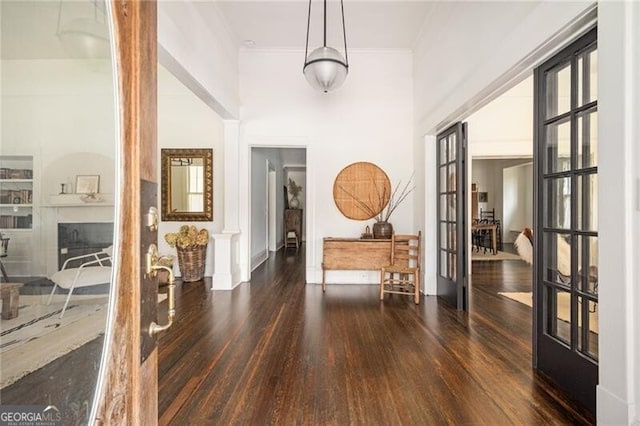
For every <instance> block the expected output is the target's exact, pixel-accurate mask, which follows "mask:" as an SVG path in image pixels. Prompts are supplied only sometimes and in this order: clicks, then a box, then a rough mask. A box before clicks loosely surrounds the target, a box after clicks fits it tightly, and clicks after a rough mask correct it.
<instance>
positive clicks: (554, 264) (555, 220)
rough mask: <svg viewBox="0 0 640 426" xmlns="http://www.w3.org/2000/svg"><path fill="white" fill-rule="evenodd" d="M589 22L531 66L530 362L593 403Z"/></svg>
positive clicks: (594, 164)
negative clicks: (533, 131)
mask: <svg viewBox="0 0 640 426" xmlns="http://www.w3.org/2000/svg"><path fill="white" fill-rule="evenodd" d="M597 60H598V56H597V50H596V30H595V29H594V30H592V31H591V32H589V33H588V34H587V35H585V36H584V37H582V38H581V39H580V40H578V41H576V42H575V43H573V44H572V45H571V46H569V47H568V48H566V49H565V50H563V51H562V52H560V53H559V54H558V55H556V56H555V57H553V58H551V59H550V60H549V61H547V62H546V63H545V64H543V65H542V66H541V67H540V68H538V69H537V70H536V74H535V78H536V81H535V85H536V101H535V103H536V105H535V107H536V144H537V150H536V158H535V162H536V184H537V190H536V206H537V207H536V208H537V211H536V218H535V230H534V232H535V244H536V249H537V252H536V260H537V261H536V262H535V277H534V282H535V285H536V289H535V292H536V314H537V321H536V337H535V338H536V342H535V347H536V348H537V349H536V365H537V367H538V368H539V369H540V370H542V371H543V372H544V373H545V374H546V375H547V376H549V377H550V378H552V379H553V380H554V381H556V382H557V383H558V385H560V387H562V388H564V389H565V390H566V391H568V392H569V393H570V394H571V395H572V396H573V397H574V398H575V399H577V400H578V401H580V402H582V403H583V404H584V405H585V406H586V407H587V408H590V409H591V410H595V387H596V385H597V377H598V229H597V219H598V209H597V206H598V161H597V148H598V118H597V110H598V101H597Z"/></svg>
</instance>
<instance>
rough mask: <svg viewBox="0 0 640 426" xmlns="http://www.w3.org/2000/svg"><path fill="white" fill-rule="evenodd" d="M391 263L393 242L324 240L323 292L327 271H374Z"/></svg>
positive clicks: (345, 239) (349, 239) (347, 239)
mask: <svg viewBox="0 0 640 426" xmlns="http://www.w3.org/2000/svg"><path fill="white" fill-rule="evenodd" d="M390 263H391V240H387V239H385V240H381V239H380V240H378V239H362V238H331V237H328V238H324V239H323V244H322V291H325V290H326V288H327V285H326V283H325V271H328V270H343V271H373V270H379V269H381V268H382V267H383V266H387V265H389V264H390Z"/></svg>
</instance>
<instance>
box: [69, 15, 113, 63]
mask: <svg viewBox="0 0 640 426" xmlns="http://www.w3.org/2000/svg"><path fill="white" fill-rule="evenodd" d="M58 38H59V39H60V42H61V43H62V45H63V46H64V48H65V50H66V51H67V52H68V53H69V54H70V55H71V57H73V58H82V59H105V58H108V57H109V55H110V53H111V52H110V45H109V30H108V28H107V25H106V24H105V23H103V22H99V21H96V20H94V19H91V18H77V19H74V20H72V21H71V22H69V23H68V24H66V25H63V26H62V27H61V28H60V29H59V30H58Z"/></svg>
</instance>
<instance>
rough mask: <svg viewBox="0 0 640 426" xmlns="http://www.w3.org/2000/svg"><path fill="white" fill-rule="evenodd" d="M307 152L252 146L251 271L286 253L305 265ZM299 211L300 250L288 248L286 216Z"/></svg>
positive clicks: (297, 234) (298, 235) (299, 149)
mask: <svg viewBox="0 0 640 426" xmlns="http://www.w3.org/2000/svg"><path fill="white" fill-rule="evenodd" d="M306 164H307V152H306V149H305V148H283V147H252V148H251V171H250V173H251V182H250V184H251V190H250V193H251V197H250V210H251V212H250V216H251V219H250V226H251V231H250V250H251V271H254V270H255V269H256V268H258V267H259V266H260V265H262V264H263V263H264V262H266V261H267V260H269V259H270V258H273V257H274V255H275V253H276V252H278V251H279V250H283V251H284V253H285V254H287V255H288V256H290V257H291V259H292V260H294V261H299V262H304V261H305V259H304V255H303V251H301V250H298V249H299V246H301V245H302V244H303V243H304V241H305V240H306V233H305V224H306V220H304V213H305V212H306V209H305V206H306V200H307V176H306V168H307V167H306ZM292 209H293V210H296V213H297V214H298V216H299V217H300V221H299V225H300V229H299V230H298V231H297V233H296V238H297V241H298V247H294V248H293V249H291V248H290V247H287V244H286V242H287V234H288V230H287V229H286V227H285V217H288V216H289V215H287V211H288V210H292Z"/></svg>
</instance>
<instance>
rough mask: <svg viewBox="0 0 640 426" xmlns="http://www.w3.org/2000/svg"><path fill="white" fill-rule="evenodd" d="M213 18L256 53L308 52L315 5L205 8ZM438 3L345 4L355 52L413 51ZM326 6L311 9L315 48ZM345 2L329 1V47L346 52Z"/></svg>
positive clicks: (248, 3)
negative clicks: (271, 50)
mask: <svg viewBox="0 0 640 426" xmlns="http://www.w3.org/2000/svg"><path fill="white" fill-rule="evenodd" d="M200 5H201V7H200V10H201V11H202V12H203V17H204V19H207V18H206V14H207V13H215V11H214V8H215V9H217V10H218V11H220V13H221V14H222V16H223V18H224V20H226V22H227V23H228V25H229V30H230V31H231V33H232V34H233V36H234V37H235V39H236V41H237V42H238V43H239V45H242V44H243V42H244V41H246V40H251V41H253V42H254V43H255V47H256V48H304V45H305V39H306V31H307V19H308V11H309V2H308V1H304V0H293V1H216V2H204V3H200ZM435 7H437V3H434V2H427V1H401V0H395V1H358V0H354V1H352V0H346V1H344V15H345V29H346V36H347V46H348V47H349V48H357V49H369V48H378V49H379V48H389V49H398V48H400V49H411V48H413V45H414V43H415V41H416V39H417V38H418V35H419V34H420V30H421V28H422V25H423V23H424V22H425V20H426V17H427V16H428V14H429V12H430V11H432V10H433V9H434V8H435ZM322 15H323V10H322V2H321V1H319V0H314V1H313V2H312V10H311V25H310V42H309V48H310V49H311V48H313V47H317V46H318V45H320V44H321V41H322V39H321V37H322ZM341 24H342V22H341V16H340V3H339V2H337V1H329V2H327V44H329V45H331V46H334V47H342V45H343V39H342V25H341Z"/></svg>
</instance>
